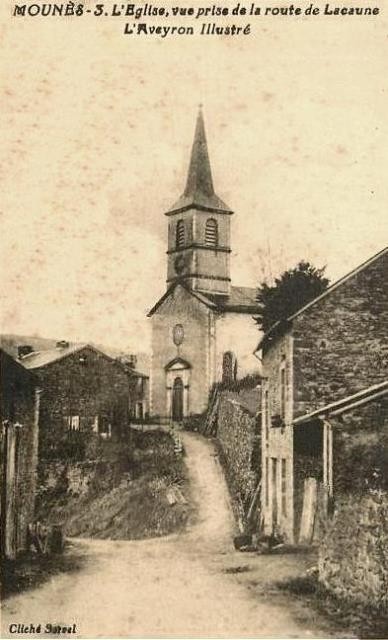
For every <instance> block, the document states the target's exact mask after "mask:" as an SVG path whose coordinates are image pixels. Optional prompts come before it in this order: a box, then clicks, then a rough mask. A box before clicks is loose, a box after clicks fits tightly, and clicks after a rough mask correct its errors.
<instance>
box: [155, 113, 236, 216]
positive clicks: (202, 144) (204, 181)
mask: <svg viewBox="0 0 388 640" xmlns="http://www.w3.org/2000/svg"><path fill="white" fill-rule="evenodd" d="M189 207H195V208H199V209H207V210H209V211H223V212H225V213H232V211H231V209H230V208H229V207H228V206H227V205H226V204H225V202H223V201H222V200H221V198H219V197H218V196H217V195H216V193H215V191H214V186H213V178H212V171H211V166H210V159H209V152H208V147H207V140H206V132H205V122H204V118H203V112H202V107H200V108H199V111H198V116H197V123H196V126H195V133H194V141H193V146H192V148H191V156H190V164H189V170H188V173H187V180H186V187H185V190H184V192H183V194H182V195H181V197H180V198H179V200H178V201H177V202H176V203H175V204H174V206H173V207H171V209H170V210H169V211H168V212H167V214H166V215H171V214H173V213H175V212H178V211H181V210H183V209H186V208H189Z"/></svg>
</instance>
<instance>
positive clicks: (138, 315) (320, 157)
mask: <svg viewBox="0 0 388 640" xmlns="http://www.w3.org/2000/svg"><path fill="white" fill-rule="evenodd" d="M11 4H12V3H8V1H7V2H4V3H2V4H1V7H0V11H1V14H0V15H1V23H0V34H1V40H2V44H1V47H2V51H3V52H5V53H4V54H3V57H2V83H1V93H2V95H1V111H2V115H3V118H2V131H1V135H2V144H1V149H0V172H1V182H2V185H3V197H2V203H1V207H0V228H1V240H0V243H1V245H0V252H1V253H0V255H1V257H0V260H1V263H0V267H1V274H2V286H1V293H0V295H1V301H0V324H1V327H0V331H1V332H2V333H20V334H24V335H33V334H37V335H40V336H43V337H54V338H58V339H69V340H72V341H88V342H90V341H91V342H96V343H100V344H107V345H110V346H112V347H116V348H122V349H123V350H130V351H144V350H147V349H148V348H149V334H150V321H149V320H148V319H147V318H146V313H147V310H149V309H150V308H151V307H152V306H153V305H154V304H155V302H156V301H157V299H158V298H159V297H160V296H161V295H162V294H163V292H164V291H165V287H166V284H165V280H166V255H165V251H166V248H167V218H166V217H165V216H164V215H163V212H164V211H166V210H167V209H168V208H169V207H170V205H171V204H172V203H174V202H175V201H176V200H177V198H178V197H179V195H180V194H181V192H182V190H183V188H184V183H185V178H186V171H187V166H188V162H189V154H190V148H191V144H192V138H193V133H194V126H195V119H196V114H197V110H198V104H199V103H202V104H203V110H204V117H205V123H206V129H207V138H208V144H209V153H210V159H211V164H212V170H213V179H214V184H215V189H216V192H217V193H218V195H219V196H220V197H221V198H222V199H223V200H224V201H225V202H226V203H227V204H228V205H229V206H230V207H231V208H233V210H234V211H235V215H234V216H233V219H232V280H233V283H234V284H236V285H247V286H256V285H257V284H258V283H259V282H261V281H262V280H263V279H264V278H267V279H270V278H271V277H272V278H273V277H275V276H276V275H279V274H280V273H281V272H282V271H283V270H284V269H287V268H289V267H292V266H294V265H295V264H296V263H297V262H298V261H299V260H301V259H307V260H310V261H312V262H313V263H314V264H315V265H316V266H318V267H321V266H323V265H327V275H328V276H329V278H330V279H331V280H335V279H337V278H339V277H341V276H342V275H344V274H345V273H347V272H348V271H350V270H351V269H352V268H354V267H355V266H357V265H358V264H360V263H361V262H362V261H364V260H366V259H368V258H369V257H371V256H372V255H374V254H375V253H377V252H378V251H380V250H381V249H382V248H383V247H384V246H386V245H387V244H388V243H387V236H388V215H387V203H388V180H387V173H388V171H387V170H388V144H387V142H388V136H387V133H388V131H387V129H388V119H387V113H388V36H387V33H388V29H387V26H388V21H387V18H386V16H385V14H384V13H383V14H382V15H381V16H380V17H378V18H377V19H376V18H372V19H370V18H362V19H360V18H350V17H348V18H339V19H334V18H333V19H329V18H326V19H325V18H322V19H321V18H315V19H314V20H312V19H310V20H309V19H279V18H278V19H277V18H273V19H272V18H268V19H266V20H261V21H257V22H256V23H255V29H254V33H253V34H252V35H251V36H249V37H248V36H244V37H240V38H235V39H232V38H227V37H226V36H225V37H216V38H211V37H210V38H209V37H208V38H204V37H201V36H194V37H186V38H182V37H179V36H176V37H171V38H166V39H160V38H152V37H149V38H146V37H140V36H139V37H136V38H131V37H128V36H124V35H123V34H122V26H123V24H122V22H120V23H119V22H117V21H115V20H114V19H108V18H107V19H102V20H100V21H96V20H94V21H93V20H89V21H88V20H86V19H85V20H77V19H70V18H66V19H55V18H49V19H41V18H33V19H32V18H31V19H25V20H23V19H20V18H12V17H11V15H10V5H11ZM226 4H227V3H226ZM301 4H303V3H301ZM7 5H8V7H7Z"/></svg>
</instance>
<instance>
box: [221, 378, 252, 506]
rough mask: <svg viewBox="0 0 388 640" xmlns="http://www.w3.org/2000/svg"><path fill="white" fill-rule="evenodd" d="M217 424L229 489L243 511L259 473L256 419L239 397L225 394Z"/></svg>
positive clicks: (222, 396)
mask: <svg viewBox="0 0 388 640" xmlns="http://www.w3.org/2000/svg"><path fill="white" fill-rule="evenodd" d="M253 391H255V390H253ZM217 424H218V426H217V440H218V443H219V447H220V449H221V452H222V456H223V458H224V465H225V466H226V471H227V477H228V480H229V487H230V489H231V492H232V494H234V496H233V497H235V498H236V500H237V501H238V502H239V504H240V505H241V509H242V511H244V509H246V507H247V505H248V503H249V500H250V498H251V496H252V492H253V491H254V489H255V487H256V485H257V482H258V479H259V478H260V473H261V447H260V443H261V438H260V423H259V416H258V415H257V414H256V415H254V414H252V412H250V411H248V409H247V408H246V407H245V406H243V405H242V404H241V402H239V400H238V394H232V393H230V392H228V391H224V392H222V394H221V399H220V405H219V409H218V420H217Z"/></svg>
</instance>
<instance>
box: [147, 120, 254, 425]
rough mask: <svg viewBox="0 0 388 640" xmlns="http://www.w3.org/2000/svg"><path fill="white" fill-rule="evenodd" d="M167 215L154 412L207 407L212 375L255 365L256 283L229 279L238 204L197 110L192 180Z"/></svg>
mask: <svg viewBox="0 0 388 640" xmlns="http://www.w3.org/2000/svg"><path fill="white" fill-rule="evenodd" d="M165 215H166V216H167V220H168V249H167V290H166V292H165V293H164V295H163V296H162V297H161V298H160V299H159V300H158V302H157V303H156V304H155V305H154V307H153V308H152V309H151V310H150V312H149V313H148V316H149V317H150V318H151V323H152V362H151V379H150V414H151V415H152V416H155V417H156V416H158V417H160V418H163V419H167V420H174V421H178V422H179V421H181V420H182V419H183V418H185V417H187V416H190V415H195V414H199V413H202V412H203V411H204V410H205V409H206V407H207V404H208V399H209V392H210V391H211V389H212V387H213V385H214V383H216V382H220V381H230V380H234V379H236V377H237V376H238V377H239V378H241V377H243V376H245V375H247V374H248V373H252V372H254V371H257V368H258V362H257V359H256V358H255V357H254V355H253V351H254V347H255V344H256V343H257V338H258V328H257V325H256V323H255V321H254V320H253V316H254V315H255V314H256V313H257V311H258V306H257V302H256V295H257V290H256V289H255V288H253V287H237V286H233V285H232V284H231V278H230V254H231V229H230V227H231V218H232V215H233V211H232V210H231V209H230V207H229V206H228V205H227V204H225V202H223V200H221V198H219V197H218V195H217V194H216V193H215V190H214V185H213V178H212V172H211V166H210V160H209V153H208V146H207V140H206V133H205V125H204V119H203V114H202V111H201V110H200V111H199V114H198V117H197V123H196V128H195V134H194V142H193V146H192V150H191V157H190V163H189V169H188V175H187V181H186V187H185V190H184V192H183V194H182V195H181V197H180V198H179V200H178V201H177V202H176V203H175V204H174V205H173V206H172V207H171V208H170V209H169V210H168V211H167V212H166V213H165Z"/></svg>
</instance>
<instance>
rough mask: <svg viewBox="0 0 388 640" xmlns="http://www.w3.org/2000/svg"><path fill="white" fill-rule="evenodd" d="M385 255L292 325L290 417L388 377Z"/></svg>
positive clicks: (387, 266) (387, 257)
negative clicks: (292, 405) (292, 390)
mask: <svg viewBox="0 0 388 640" xmlns="http://www.w3.org/2000/svg"><path fill="white" fill-rule="evenodd" d="M387 279H388V252H385V253H382V254H381V255H380V256H378V257H377V258H376V259H375V260H374V261H373V262H371V263H370V264H369V265H367V266H366V267H365V268H363V269H361V270H360V271H359V272H358V273H356V274H354V275H353V276H352V277H350V278H349V279H348V280H347V281H346V282H344V283H343V284H341V285H340V286H338V287H337V288H336V289H334V290H333V291H331V292H330V293H328V294H327V295H326V296H324V297H323V298H322V299H321V300H318V301H317V302H316V303H315V304H314V305H312V306H311V307H310V308H308V309H306V310H305V311H304V312H302V313H301V314H300V315H299V316H297V317H296V318H295V319H294V320H293V321H292V335H293V339H294V355H293V365H294V415H296V416H298V415H302V414H304V413H306V412H309V411H312V410H314V409H317V408H319V407H322V406H324V405H326V404H329V403H331V402H335V401H336V400H340V399H342V398H345V397H347V396H350V395H352V394H354V393H357V392H358V391H361V390H362V389H365V388H367V387H369V386H371V385H373V384H377V383H379V382H383V381H384V380H386V379H387V377H388V339H387V327H388V284H387Z"/></svg>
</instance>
